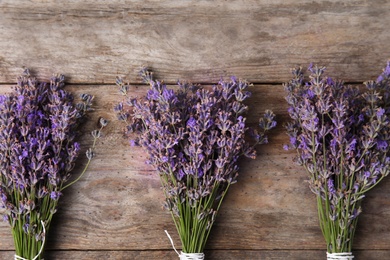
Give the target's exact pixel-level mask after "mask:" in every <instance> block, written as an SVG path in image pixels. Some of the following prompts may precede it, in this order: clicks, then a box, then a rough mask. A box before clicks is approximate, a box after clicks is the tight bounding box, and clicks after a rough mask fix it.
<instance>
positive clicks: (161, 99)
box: [115, 68, 276, 259]
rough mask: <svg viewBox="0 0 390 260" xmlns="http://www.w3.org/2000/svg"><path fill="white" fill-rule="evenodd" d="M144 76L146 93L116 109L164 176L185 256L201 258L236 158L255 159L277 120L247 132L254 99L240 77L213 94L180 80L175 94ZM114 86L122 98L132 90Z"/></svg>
mask: <svg viewBox="0 0 390 260" xmlns="http://www.w3.org/2000/svg"><path fill="white" fill-rule="evenodd" d="M141 77H142V78H143V79H144V81H145V82H146V83H148V84H149V85H150V89H149V91H148V92H147V95H146V96H145V97H142V98H138V99H130V98H129V99H128V100H127V102H122V103H119V105H117V106H116V107H115V111H116V112H117V113H118V118H119V119H121V120H124V121H126V122H127V130H128V134H129V139H131V140H132V141H131V144H133V145H135V144H139V145H141V146H142V147H143V148H144V149H145V150H146V152H147V153H148V156H149V158H148V161H149V162H150V164H151V165H153V166H154V168H155V169H156V170H157V172H158V174H159V176H160V179H161V183H162V186H163V190H164V193H165V208H166V209H167V210H169V211H170V212H171V214H172V218H173V220H174V223H175V225H176V228H177V231H178V233H179V236H180V239H181V242H182V251H183V253H182V254H181V256H180V257H183V259H184V257H185V256H186V255H191V257H195V255H193V253H197V254H196V257H201V258H202V259H203V257H204V254H203V249H204V247H205V244H206V242H207V238H208V236H209V233H210V230H211V227H212V226H213V224H214V222H215V219H216V216H217V213H218V211H219V208H220V206H221V203H222V201H223V199H224V197H225V195H226V192H227V191H228V189H229V187H230V185H232V184H233V183H235V182H236V181H237V176H238V171H239V168H238V164H237V163H238V159H239V158H240V156H242V155H244V156H247V157H250V158H255V157H256V152H255V149H254V146H255V145H256V144H262V143H266V142H267V137H266V135H265V134H266V132H268V131H269V130H270V129H271V128H274V127H275V125H276V122H275V120H274V116H275V115H274V114H273V113H272V112H271V111H266V113H265V115H264V117H263V118H261V119H260V121H259V129H258V130H254V129H251V128H249V127H248V126H247V125H246V117H245V113H246V112H247V110H248V107H247V106H246V105H244V103H243V102H244V101H245V100H246V99H247V98H249V97H250V95H251V93H250V92H249V91H248V88H249V87H250V84H249V83H248V82H246V81H244V80H238V79H236V78H235V77H232V78H231V79H230V81H223V80H221V81H220V82H219V83H218V85H215V86H213V87H212V89H206V88H202V87H200V86H198V85H192V84H188V83H181V82H179V83H178V86H179V87H178V90H176V91H174V90H173V89H169V88H168V87H167V86H166V85H165V84H164V83H162V82H160V81H156V80H154V79H153V74H152V73H151V72H149V71H148V70H147V69H146V68H144V69H143V70H142V71H141ZM117 82H118V87H119V88H120V89H121V92H122V93H123V92H124V91H123V89H126V90H127V89H129V88H130V86H128V85H125V84H123V81H122V80H118V81H117ZM125 104H126V105H125ZM134 135H135V136H136V137H135V138H134ZM248 136H249V137H253V143H249V142H248V140H249V139H248V138H247V137H248ZM191 259H193V258H191ZM197 259H198V258H197ZM199 259H200V258H199Z"/></svg>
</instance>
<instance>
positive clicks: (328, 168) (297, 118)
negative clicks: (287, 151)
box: [285, 62, 390, 253]
mask: <svg viewBox="0 0 390 260" xmlns="http://www.w3.org/2000/svg"><path fill="white" fill-rule="evenodd" d="M308 70H309V72H310V76H309V80H306V79H305V78H304V73H303V71H302V68H299V69H294V70H293V79H292V80H291V81H290V82H289V83H287V84H285V89H286V91H287V97H286V100H287V102H288V104H289V105H290V107H289V109H288V113H289V115H290V117H291V119H292V120H291V122H290V123H288V124H287V132H288V135H289V136H290V147H292V148H295V149H296V150H297V151H298V156H297V161H298V163H299V164H301V165H303V166H304V167H305V168H306V170H307V172H308V173H309V176H310V178H309V186H310V189H311V190H312V191H313V192H314V193H315V194H316V195H317V204H318V214H319V221H320V226H321V230H322V233H323V235H324V238H325V240H326V244H327V250H328V252H329V253H342V252H351V250H352V243H353V238H354V234H355V231H356V224H357V220H358V216H359V214H360V213H361V212H362V209H361V202H362V199H363V198H364V197H365V195H364V194H365V193H366V192H367V191H369V190H371V189H372V188H373V187H375V186H376V185H377V184H378V183H379V182H380V181H381V180H382V179H383V178H384V177H386V176H387V175H388V174H389V171H390V168H389V166H390V157H389V141H390V132H389V129H390V128H389V127H390V124H389V123H390V122H389V114H390V108H389V104H390V98H389V93H390V92H389V90H390V84H389V83H390V62H388V63H387V66H386V68H385V69H384V71H383V73H382V74H381V75H380V76H379V77H378V79H377V80H376V81H368V82H365V83H364V85H365V86H366V88H365V90H364V91H362V90H360V89H359V88H358V87H352V86H349V85H345V84H344V83H343V82H340V81H335V80H333V79H331V78H329V77H324V76H323V74H324V71H325V68H323V67H316V66H315V67H313V66H310V67H309V69H308ZM286 148H288V147H286Z"/></svg>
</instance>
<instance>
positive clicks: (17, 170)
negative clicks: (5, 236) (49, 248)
mask: <svg viewBox="0 0 390 260" xmlns="http://www.w3.org/2000/svg"><path fill="white" fill-rule="evenodd" d="M64 85H65V84H64V76H63V75H56V76H53V77H52V78H51V80H50V83H49V84H47V83H44V82H38V81H37V80H36V79H35V78H33V77H31V76H30V74H29V72H28V71H27V70H26V71H25V73H24V75H23V76H21V77H19V78H18V83H17V85H16V86H15V87H14V88H13V91H12V92H11V93H9V94H6V95H1V96H0V174H1V175H0V178H1V186H0V197H1V202H0V207H1V208H3V209H4V210H5V213H4V220H5V221H7V222H8V223H9V224H10V225H11V228H12V233H13V237H14V244H15V251H16V255H17V256H18V257H22V258H26V259H33V258H34V257H36V256H37V255H38V254H39V252H40V251H41V250H42V249H43V247H44V244H43V243H44V239H45V235H46V234H45V233H46V232H48V230H49V227H50V223H51V220H52V217H53V214H54V213H55V212H56V210H57V205H58V201H59V198H60V197H61V196H62V191H63V190H64V189H65V188H66V187H69V185H70V184H72V183H74V181H73V182H71V183H69V184H67V182H68V181H69V180H70V178H71V173H72V170H73V169H74V166H75V161H76V159H77V157H78V155H79V152H80V145H79V143H78V142H76V141H75V139H76V137H77V133H78V132H77V128H78V126H79V125H80V123H81V122H82V121H83V120H85V115H86V113H87V112H88V111H89V110H91V105H92V100H93V96H91V95H88V94H83V95H82V102H81V103H79V104H77V105H74V104H73V102H74V100H73V96H72V95H71V94H70V93H68V92H66V91H65V90H64V89H63V88H64ZM106 123H107V122H106V121H105V120H102V122H101V127H103V126H105V125H106ZM100 130H101V129H99V130H96V131H97V132H96V131H94V132H93V133H94V136H93V137H94V142H93V145H92V147H91V148H90V149H89V150H88V151H87V157H88V163H87V166H86V167H85V169H84V170H83V171H82V173H81V175H80V176H79V178H80V177H81V176H82V175H83V174H84V173H85V171H86V168H87V167H88V165H89V162H90V160H91V159H92V154H93V149H94V147H95V143H96V139H97V138H98V137H99V135H100ZM79 178H77V179H79ZM77 179H76V180H77ZM44 230H46V232H44ZM41 258H42V256H41V255H39V256H38V257H37V258H36V259H41Z"/></svg>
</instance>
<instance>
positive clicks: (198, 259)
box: [164, 230, 204, 260]
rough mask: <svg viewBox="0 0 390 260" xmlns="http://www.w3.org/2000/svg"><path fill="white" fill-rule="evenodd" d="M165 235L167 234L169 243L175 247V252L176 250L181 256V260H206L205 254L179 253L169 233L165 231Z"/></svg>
mask: <svg viewBox="0 0 390 260" xmlns="http://www.w3.org/2000/svg"><path fill="white" fill-rule="evenodd" d="M164 231H165V233H166V234H167V236H168V238H169V241H171V245H172V247H173V250H175V252H176V254H177V255H178V256H179V259H180V260H204V254H203V253H183V252H181V251H180V254H179V252H177V250H176V248H175V245H174V244H173V239H172V238H171V236H170V235H169V233H168V231H166V230H164Z"/></svg>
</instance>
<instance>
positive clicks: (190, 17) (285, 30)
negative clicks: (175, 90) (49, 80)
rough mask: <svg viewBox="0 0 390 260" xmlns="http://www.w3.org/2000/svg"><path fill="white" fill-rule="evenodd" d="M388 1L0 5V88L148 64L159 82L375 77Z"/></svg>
mask: <svg viewBox="0 0 390 260" xmlns="http://www.w3.org/2000/svg"><path fill="white" fill-rule="evenodd" d="M389 14H390V2H389V1H364V0H346V1H338V0H331V1H319V2H313V1H311V0H299V1H295V0H290V1H282V0H277V1H268V0H261V1H257V0H239V1H223V2H222V1H219V2H215V1H190V2H188V1H178V0H175V1H173V0H170V1H152V0H150V1H139V0H127V1H110V3H109V4H108V3H107V1H104V0H100V1H94V0H84V1H76V0H73V1H62V2H58V1H42V0H33V1H13V0H2V1H1V2H0V35H1V38H2V40H1V41H0V50H1V52H0V83H1V82H3V83H4V82H14V81H15V77H16V76H17V75H18V74H19V73H20V71H21V70H22V68H25V67H29V68H31V69H34V70H35V71H37V72H38V74H39V76H40V77H42V76H44V75H48V74H51V73H54V72H55V73H57V72H60V73H65V74H67V75H69V76H70V77H71V78H70V81H71V82H73V83H112V82H114V80H115V76H117V75H129V76H130V77H129V80H131V81H134V82H139V78H137V77H135V76H134V75H135V74H136V72H137V71H138V70H139V68H140V67H141V66H142V65H146V66H151V67H153V68H154V69H155V70H156V71H157V72H158V73H159V74H160V73H161V75H162V76H163V77H164V79H165V80H166V81H167V82H175V81H176V80H178V79H186V80H191V81H196V82H216V81H217V80H219V78H220V77H221V76H231V75H237V76H239V77H243V78H246V79H248V80H250V81H252V82H266V83H270V82H284V81H286V80H288V79H289V77H290V72H289V70H290V68H291V67H294V66H296V65H297V64H302V65H303V66H307V65H308V64H309V63H310V62H315V63H320V64H321V65H325V66H327V67H329V71H330V72H331V73H332V75H333V76H334V77H337V78H341V79H344V80H346V81H354V82H361V81H365V80H368V79H375V78H376V77H377V76H378V75H379V73H380V72H381V69H382V68H383V67H384V66H385V63H386V61H387V59H389V58H390V50H389V48H388V42H389V40H390V31H389V30H387V29H386V24H389V23H390V15H389Z"/></svg>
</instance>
